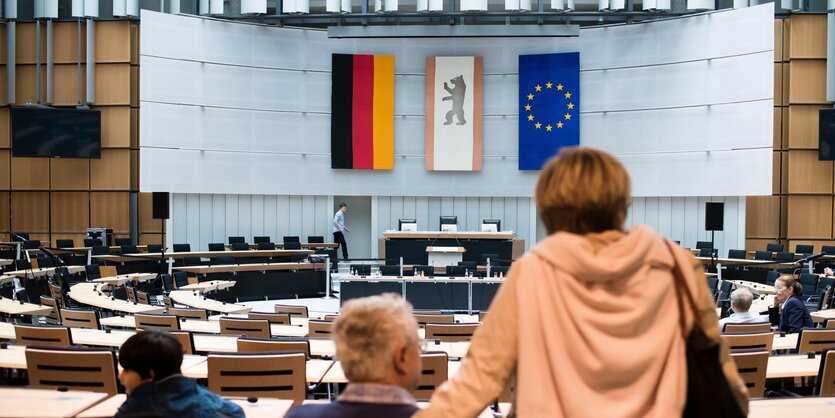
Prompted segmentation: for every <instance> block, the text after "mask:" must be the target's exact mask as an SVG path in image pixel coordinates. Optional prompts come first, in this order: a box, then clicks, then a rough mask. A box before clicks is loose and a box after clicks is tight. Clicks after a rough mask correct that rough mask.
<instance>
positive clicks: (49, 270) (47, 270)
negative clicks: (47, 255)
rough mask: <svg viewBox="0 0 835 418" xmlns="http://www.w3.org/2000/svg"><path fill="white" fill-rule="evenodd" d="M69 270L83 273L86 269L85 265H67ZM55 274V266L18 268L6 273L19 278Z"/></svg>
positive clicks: (73, 272)
mask: <svg viewBox="0 0 835 418" xmlns="http://www.w3.org/2000/svg"><path fill="white" fill-rule="evenodd" d="M67 270H69V272H70V274H75V273H81V272H82V271H84V266H67ZM54 274H55V267H44V268H37V269H26V270H16V271H9V272H7V273H6V275H10V276H15V277H18V278H21V279H23V278H32V277H43V276H52V275H54Z"/></svg>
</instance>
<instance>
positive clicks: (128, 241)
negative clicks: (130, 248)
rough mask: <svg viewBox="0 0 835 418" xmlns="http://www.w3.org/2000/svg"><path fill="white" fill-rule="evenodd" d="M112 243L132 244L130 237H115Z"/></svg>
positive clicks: (120, 244)
mask: <svg viewBox="0 0 835 418" xmlns="http://www.w3.org/2000/svg"><path fill="white" fill-rule="evenodd" d="M113 243H114V244H116V245H119V246H122V245H130V244H132V242H131V240H130V238H115V239H114V240H113Z"/></svg>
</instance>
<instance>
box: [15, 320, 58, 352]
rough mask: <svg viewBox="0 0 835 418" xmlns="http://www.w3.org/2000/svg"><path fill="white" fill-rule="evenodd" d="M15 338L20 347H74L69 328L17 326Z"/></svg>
mask: <svg viewBox="0 0 835 418" xmlns="http://www.w3.org/2000/svg"><path fill="white" fill-rule="evenodd" d="M14 336H15V342H16V343H17V344H18V345H48V346H53V347H67V346H70V345H72V334H70V329H69V328H68V327H57V326H50V327H39V326H35V325H15V326H14Z"/></svg>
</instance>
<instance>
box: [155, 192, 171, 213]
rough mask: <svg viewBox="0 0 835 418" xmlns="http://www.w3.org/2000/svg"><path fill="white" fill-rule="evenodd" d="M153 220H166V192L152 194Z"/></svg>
mask: <svg viewBox="0 0 835 418" xmlns="http://www.w3.org/2000/svg"><path fill="white" fill-rule="evenodd" d="M153 207H154V210H153V213H154V219H168V192H154V193H153Z"/></svg>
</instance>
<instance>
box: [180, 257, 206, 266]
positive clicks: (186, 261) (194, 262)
mask: <svg viewBox="0 0 835 418" xmlns="http://www.w3.org/2000/svg"><path fill="white" fill-rule="evenodd" d="M178 265H180V266H202V265H203V260H202V259H201V258H200V257H183V258H181V259H180V260H179V263H178Z"/></svg>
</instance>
